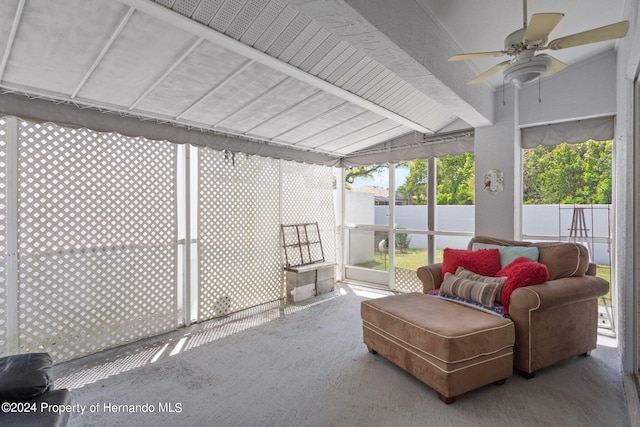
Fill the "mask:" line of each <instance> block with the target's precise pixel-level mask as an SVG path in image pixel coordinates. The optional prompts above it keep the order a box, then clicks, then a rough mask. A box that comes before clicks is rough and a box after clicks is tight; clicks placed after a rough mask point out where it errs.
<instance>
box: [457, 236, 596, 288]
mask: <svg viewBox="0 0 640 427" xmlns="http://www.w3.org/2000/svg"><path fill="white" fill-rule="evenodd" d="M474 243H485V244H493V245H500V246H524V247H536V248H538V252H539V256H538V262H540V263H542V264H544V265H546V266H547V269H548V270H549V280H556V279H561V278H563V277H571V276H584V275H585V274H586V272H587V269H588V268H589V251H588V250H587V248H586V247H585V246H583V245H581V244H579V243H574V242H546V243H545V242H536V243H533V242H521V241H516V240H506V239H497V238H495V237H488V236H475V237H473V238H472V239H471V240H470V241H469V245H468V248H469V249H471V248H472V247H473V245H474Z"/></svg>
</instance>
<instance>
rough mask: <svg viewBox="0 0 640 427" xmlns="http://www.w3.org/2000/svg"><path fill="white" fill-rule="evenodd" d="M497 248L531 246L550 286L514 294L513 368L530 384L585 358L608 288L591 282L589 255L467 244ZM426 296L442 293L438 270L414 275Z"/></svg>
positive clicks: (553, 246)
mask: <svg viewBox="0 0 640 427" xmlns="http://www.w3.org/2000/svg"><path fill="white" fill-rule="evenodd" d="M474 243H478V244H484V245H486V244H489V245H498V246H527V247H529V246H535V247H537V248H538V251H539V259H538V262H540V263H542V264H544V265H546V267H547V269H548V270H549V280H548V281H547V282H545V283H543V284H540V285H534V286H527V287H521V288H518V289H515V290H514V291H513V293H512V294H511V300H510V307H509V314H510V317H511V319H512V320H513V322H514V325H515V344H514V367H515V368H516V370H517V372H518V373H519V374H520V375H522V376H524V377H526V378H532V377H533V376H534V375H535V373H536V371H537V370H539V369H542V368H545V367H547V366H550V365H552V364H554V363H557V362H559V361H561V360H565V359H568V358H570V357H573V356H577V355H587V354H588V353H589V352H590V351H591V350H593V349H594V348H596V340H597V327H598V297H600V296H602V295H604V294H606V293H607V291H608V289H609V284H608V283H607V282H606V281H605V280H603V279H601V278H599V277H597V276H595V271H596V266H595V264H592V263H590V262H589V255H588V251H587V249H586V248H585V247H584V246H583V245H580V244H576V243H560V242H558V243H531V242H521V241H511V240H503V239H496V238H492V237H486V236H476V237H474V238H473V239H471V241H470V242H469V245H468V249H472V248H473V246H474ZM417 274H418V277H419V278H420V280H421V281H422V284H423V291H424V293H428V292H429V291H432V290H434V289H437V288H439V287H440V285H441V283H442V264H432V265H428V266H424V267H420V268H419V269H418V272H417Z"/></svg>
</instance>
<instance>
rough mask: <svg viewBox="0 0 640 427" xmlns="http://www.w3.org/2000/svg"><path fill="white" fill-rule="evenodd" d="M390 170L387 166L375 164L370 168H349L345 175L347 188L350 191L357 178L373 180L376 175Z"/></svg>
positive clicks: (369, 166)
mask: <svg viewBox="0 0 640 427" xmlns="http://www.w3.org/2000/svg"><path fill="white" fill-rule="evenodd" d="M387 168H389V165H387V164H381V165H380V164H375V165H368V166H355V167H350V168H347V170H346V173H345V181H346V183H345V188H347V189H350V188H351V184H353V182H354V181H355V180H356V178H373V176H374V175H376V174H380V173H382V171H383V170H384V169H387Z"/></svg>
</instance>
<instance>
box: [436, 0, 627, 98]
mask: <svg viewBox="0 0 640 427" xmlns="http://www.w3.org/2000/svg"><path fill="white" fill-rule="evenodd" d="M563 17H564V14H563V13H536V14H533V15H532V16H531V21H529V25H527V0H523V27H522V28H520V29H519V30H516V31H514V32H513V33H511V34H509V35H508V36H507V37H506V38H505V39H504V49H503V50H496V51H491V52H476V53H462V54H459V55H454V56H452V57H450V58H449V61H460V60H466V59H476V58H483V57H491V56H494V57H498V56H502V55H509V56H511V57H512V58H511V59H509V60H507V61H504V62H501V63H499V64H497V65H495V66H493V67H491V68H489V69H488V70H487V71H485V72H484V73H482V74H480V75H479V76H477V77H475V78H473V79H471V80H469V81H468V82H467V84H470V85H472V84H477V83H480V82H482V81H484V80H486V79H488V78H489V77H491V76H492V75H494V74H495V73H497V72H499V71H501V70H503V71H504V73H503V75H504V80H505V81H506V82H509V83H513V84H515V85H517V86H522V85H524V84H526V83H529V82H532V81H534V80H536V79H538V78H541V77H544V76H550V75H551V74H554V73H557V72H558V71H560V70H562V69H564V68H565V67H566V66H567V64H565V63H563V62H562V61H559V60H558V59H556V58H554V57H552V56H549V55H547V54H545V53H541V54H538V55H536V52H538V51H541V50H546V49H550V50H559V49H566V48H569V47H574V46H582V45H585V44H590V43H596V42H601V41H605V40H612V39H617V38H621V37H624V36H626V35H627V31H629V21H621V22H617V23H615V24H611V25H606V26H604V27H600V28H594V29H591V30H587V31H584V32H581V33H576V34H572V35H570V36H565V37H560V38H558V39H555V40H553V41H551V42H549V43H547V40H548V37H549V34H550V33H551V31H553V29H554V28H555V27H556V25H558V23H559V22H560V20H561V19H562V18H563Z"/></svg>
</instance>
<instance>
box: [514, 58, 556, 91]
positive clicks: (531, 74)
mask: <svg viewBox="0 0 640 427" xmlns="http://www.w3.org/2000/svg"><path fill="white" fill-rule="evenodd" d="M551 65H552V64H551V58H549V57H548V56H546V55H538V56H534V57H532V58H527V59H525V60H520V61H516V62H514V63H513V64H509V65H508V66H507V67H506V68H505V69H504V79H505V81H506V82H508V83H512V84H514V85H516V86H518V87H521V86H523V85H525V84H527V83H530V82H532V81H534V80H537V79H538V78H540V77H542V76H543V75H545V74H546V73H547V72H548V71H549V70H550V69H551Z"/></svg>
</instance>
